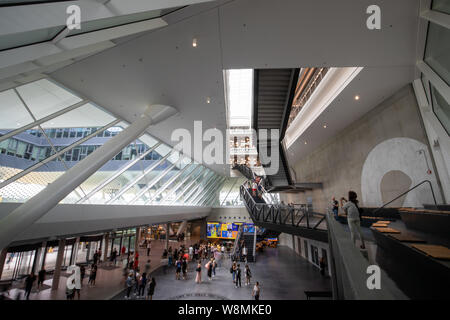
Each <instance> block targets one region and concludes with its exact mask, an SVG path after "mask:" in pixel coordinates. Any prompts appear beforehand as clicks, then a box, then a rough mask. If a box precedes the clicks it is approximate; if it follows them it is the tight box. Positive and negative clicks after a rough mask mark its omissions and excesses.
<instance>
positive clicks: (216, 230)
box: [206, 222, 255, 239]
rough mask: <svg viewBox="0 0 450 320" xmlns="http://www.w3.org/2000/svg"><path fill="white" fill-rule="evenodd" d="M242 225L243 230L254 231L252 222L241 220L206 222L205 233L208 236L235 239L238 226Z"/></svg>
mask: <svg viewBox="0 0 450 320" xmlns="http://www.w3.org/2000/svg"><path fill="white" fill-rule="evenodd" d="M242 224H243V225H244V232H254V231H255V225H254V224H253V223H242V222H226V223H221V222H208V223H207V225H206V235H207V237H208V238H219V239H236V236H237V234H238V230H239V226H240V225H242Z"/></svg>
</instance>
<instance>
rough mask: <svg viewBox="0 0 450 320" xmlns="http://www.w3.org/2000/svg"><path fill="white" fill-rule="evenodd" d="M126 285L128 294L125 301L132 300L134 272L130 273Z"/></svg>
mask: <svg viewBox="0 0 450 320" xmlns="http://www.w3.org/2000/svg"><path fill="white" fill-rule="evenodd" d="M125 283H126V285H127V294H126V296H125V299H130V293H131V289H133V285H134V274H133V272H130V273H129V274H128V278H127V280H126V282H125Z"/></svg>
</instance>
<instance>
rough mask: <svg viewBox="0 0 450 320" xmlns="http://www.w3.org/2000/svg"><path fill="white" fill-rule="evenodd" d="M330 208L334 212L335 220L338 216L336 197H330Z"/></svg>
mask: <svg viewBox="0 0 450 320" xmlns="http://www.w3.org/2000/svg"><path fill="white" fill-rule="evenodd" d="M332 205H333V207H332V210H333V214H334V218H335V219H336V220H337V219H338V216H339V203H338V202H337V200H336V198H335V197H333V199H332Z"/></svg>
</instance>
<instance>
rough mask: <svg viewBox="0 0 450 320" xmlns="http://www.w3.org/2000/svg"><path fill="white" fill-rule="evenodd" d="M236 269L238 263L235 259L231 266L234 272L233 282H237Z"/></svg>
mask: <svg viewBox="0 0 450 320" xmlns="http://www.w3.org/2000/svg"><path fill="white" fill-rule="evenodd" d="M236 270H237V265H236V261H233V265H232V266H231V270H230V271H231V273H232V274H233V283H236Z"/></svg>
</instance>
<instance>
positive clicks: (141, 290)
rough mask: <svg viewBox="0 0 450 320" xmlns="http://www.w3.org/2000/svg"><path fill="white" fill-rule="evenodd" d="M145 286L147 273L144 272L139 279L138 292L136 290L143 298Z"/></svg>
mask: <svg viewBox="0 0 450 320" xmlns="http://www.w3.org/2000/svg"><path fill="white" fill-rule="evenodd" d="M146 286H147V273H146V272H144V273H143V274H142V276H141V278H140V279H139V292H138V296H139V297H140V298H144V296H145V287H146Z"/></svg>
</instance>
